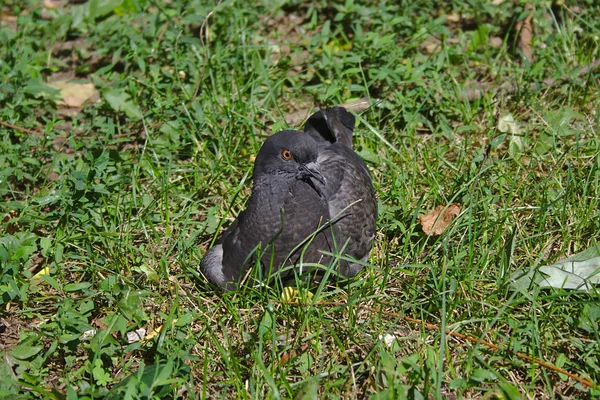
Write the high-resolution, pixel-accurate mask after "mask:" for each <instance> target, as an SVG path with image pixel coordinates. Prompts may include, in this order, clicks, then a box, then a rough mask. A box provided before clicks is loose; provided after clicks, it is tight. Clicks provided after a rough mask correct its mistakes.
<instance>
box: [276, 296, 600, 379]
mask: <svg viewBox="0 0 600 400" xmlns="http://www.w3.org/2000/svg"><path fill="white" fill-rule="evenodd" d="M276 302H277V303H280V304H286V305H292V306H307V305H310V306H321V305H325V306H345V305H348V303H344V302H340V301H323V302H316V303H299V302H297V301H296V302H286V301H276ZM367 310H369V311H370V312H374V313H377V312H380V313H382V314H384V315H387V316H390V317H395V318H400V319H402V320H404V321H406V322H410V323H413V324H423V325H424V326H425V328H427V329H428V330H430V331H436V332H440V331H441V328H440V327H439V326H438V325H435V324H431V323H429V322H425V321H422V320H420V319H417V318H412V317H408V316H406V315H400V314H398V313H395V312H391V311H384V310H381V309H379V310H377V309H375V308H371V307H367ZM445 332H446V335H448V336H453V337H457V338H459V339H463V340H466V341H468V342H471V343H477V344H481V345H483V346H486V347H489V348H490V349H493V350H498V351H505V352H507V353H512V354H514V355H516V356H517V357H518V358H521V359H524V360H527V361H530V362H532V363H534V364H538V365H541V366H542V367H545V368H548V369H549V370H552V371H554V372H558V373H560V374H564V375H566V376H568V377H569V378H571V379H575V380H576V381H577V382H579V383H581V384H582V385H584V386H586V387H590V388H591V387H594V386H595V384H594V382H592V381H589V380H587V379H584V378H581V377H580V376H577V375H575V374H572V373H570V372H568V371H565V370H564V369H562V368H558V367H557V366H555V365H553V364H550V363H548V362H546V361H543V360H540V359H539V358H535V357H531V356H528V355H527V354H524V353H521V352H513V351H511V350H510V349H508V348H502V347H500V346H498V345H497V344H494V343H491V342H488V341H487V340H483V339H478V338H476V337H473V336H469V335H465V334H464V333H459V332H455V331H452V330H450V329H447V330H446V331H445Z"/></svg>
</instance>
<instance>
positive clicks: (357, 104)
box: [283, 97, 378, 126]
mask: <svg viewBox="0 0 600 400" xmlns="http://www.w3.org/2000/svg"><path fill="white" fill-rule="evenodd" d="M371 101H372V102H373V103H377V102H378V100H371ZM370 106H371V102H370V101H369V99H368V98H366V97H363V98H362V99H359V100H356V101H352V102H349V103H344V104H340V105H339V107H344V108H345V109H346V110H348V111H353V112H361V111H364V110H366V109H368V108H369V107H370ZM314 110H315V108H313V107H309V108H305V109H302V110H299V111H295V112H292V113H289V114H286V115H284V116H283V118H284V119H285V122H286V123H287V124H288V125H289V126H297V125H298V124H300V123H301V122H302V121H304V120H306V119H307V118H308V116H309V115H310V114H311V113H312V112H313V111H314Z"/></svg>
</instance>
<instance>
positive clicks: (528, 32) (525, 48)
mask: <svg viewBox="0 0 600 400" xmlns="http://www.w3.org/2000/svg"><path fill="white" fill-rule="evenodd" d="M525 10H526V11H529V15H527V17H526V18H525V19H524V20H523V22H522V23H521V24H518V25H517V29H519V43H518V46H519V50H521V54H522V55H523V57H524V58H525V59H526V60H527V61H529V62H533V49H532V48H531V41H532V39H533V23H532V21H531V20H532V18H533V5H532V4H531V3H527V4H525Z"/></svg>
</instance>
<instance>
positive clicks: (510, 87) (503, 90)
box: [457, 60, 600, 102]
mask: <svg viewBox="0 0 600 400" xmlns="http://www.w3.org/2000/svg"><path fill="white" fill-rule="evenodd" d="M598 67H600V60H595V61H593V62H592V63H590V64H589V65H586V66H584V67H581V68H579V69H578V70H575V71H574V72H575V75H576V76H575V78H579V77H581V76H583V75H586V74H589V73H590V72H592V71H594V70H596V69H597V68H598ZM571 76H572V75H561V76H559V77H558V78H556V79H555V78H546V79H544V80H543V81H542V83H538V84H537V85H534V90H540V89H546V88H550V87H552V86H556V85H558V84H559V83H560V82H562V81H567V80H569V79H571ZM518 90H519V85H517V84H514V83H510V82H505V83H504V84H502V85H500V86H499V87H498V86H496V85H495V84H485V83H475V84H474V85H472V86H471V87H467V88H465V89H464V90H463V91H462V92H461V93H459V94H458V96H457V97H458V100H460V101H465V100H466V101H469V102H470V101H475V100H478V99H480V98H481V97H483V96H484V95H485V94H486V93H490V92H494V91H495V92H496V93H495V96H500V95H509V94H514V93H516V92H517V91H518Z"/></svg>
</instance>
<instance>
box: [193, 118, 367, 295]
mask: <svg viewBox="0 0 600 400" xmlns="http://www.w3.org/2000/svg"><path fill="white" fill-rule="evenodd" d="M354 125H355V119H354V116H353V115H352V114H350V113H349V112H348V111H346V110H345V109H344V108H342V107H333V108H327V109H321V110H320V111H318V112H316V113H315V114H313V115H312V116H311V117H310V118H309V119H308V121H307V122H306V125H305V127H304V130H303V131H291V130H287V131H281V132H278V133H275V134H274V135H272V136H270V137H269V138H267V140H266V141H265V142H264V143H263V145H262V147H261V148H260V150H259V152H258V154H257V156H256V160H255V163H254V170H253V187H252V194H251V195H250V198H249V200H248V203H247V206H246V209H245V210H244V211H242V212H241V213H240V214H239V216H238V217H237V218H236V219H235V221H234V222H233V223H232V224H231V225H230V226H229V228H228V229H227V230H225V232H224V233H223V234H222V235H221V236H220V238H219V239H218V240H217V241H216V242H215V245H214V246H213V247H211V248H210V249H209V250H208V251H207V252H206V253H205V255H204V257H203V258H202V261H201V264H200V269H201V271H202V273H203V274H204V276H205V277H206V278H207V279H208V280H209V281H210V282H211V283H212V284H214V285H215V286H217V287H219V288H220V289H222V290H226V291H233V290H236V289H237V288H238V286H239V283H240V280H241V279H242V278H243V277H244V276H245V274H246V272H247V271H248V269H249V268H250V267H252V266H253V265H256V264H259V265H260V269H261V270H260V274H261V276H262V278H263V279H267V280H269V279H270V278H271V277H273V276H275V275H277V274H279V276H280V278H281V279H282V281H285V279H286V278H290V276H291V277H293V276H294V269H295V270H296V272H302V271H303V270H302V268H303V265H304V264H306V263H310V264H312V265H314V264H321V265H328V264H330V263H331V262H332V260H333V261H335V264H336V268H337V272H338V273H339V274H340V275H341V276H344V277H353V276H355V275H356V274H358V272H359V271H360V270H361V269H362V267H363V265H364V263H365V262H366V261H367V260H368V258H369V255H370V253H371V247H372V242H373V239H374V237H375V229H376V218H377V201H376V198H375V191H374V189H373V183H372V180H371V175H370V173H369V170H368V168H367V166H366V165H365V163H364V161H363V160H362V159H361V158H360V157H359V156H358V155H357V154H356V153H355V152H354V151H353V150H352V137H353V130H354ZM332 254H333V255H335V254H339V255H338V256H332ZM286 266H292V267H291V268H284V267H286Z"/></svg>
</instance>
